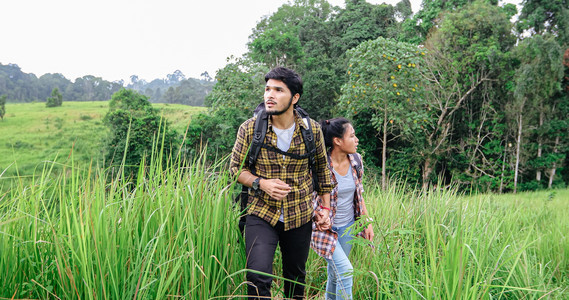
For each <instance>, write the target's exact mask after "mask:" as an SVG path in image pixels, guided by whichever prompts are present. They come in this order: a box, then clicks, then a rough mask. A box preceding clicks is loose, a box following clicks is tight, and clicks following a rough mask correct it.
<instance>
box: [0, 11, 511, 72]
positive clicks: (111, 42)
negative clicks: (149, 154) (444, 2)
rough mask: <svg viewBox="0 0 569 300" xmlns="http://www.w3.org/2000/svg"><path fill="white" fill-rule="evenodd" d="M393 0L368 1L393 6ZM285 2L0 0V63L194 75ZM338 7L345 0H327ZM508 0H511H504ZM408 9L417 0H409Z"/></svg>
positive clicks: (238, 50) (218, 62) (238, 46)
mask: <svg viewBox="0 0 569 300" xmlns="http://www.w3.org/2000/svg"><path fill="white" fill-rule="evenodd" d="M398 1H399V0H368V2H370V3H383V2H386V3H389V4H395V3H397V2H398ZM287 2H288V1H287V0H138V1H133V0H130V1H127V0H97V1H93V0H50V1H46V0H5V1H4V0H3V1H1V2H0V12H2V15H1V17H0V37H1V39H2V46H1V47H0V63H2V64H4V65H6V64H8V63H14V64H17V65H18V66H20V68H22V71H24V72H26V73H34V74H35V75H36V76H38V77H39V76H41V75H43V74H45V73H62V74H63V75H64V76H65V77H66V78H67V79H69V80H72V81H74V80H75V78H77V77H82V76H84V75H94V76H98V77H102V78H103V79H105V80H109V81H114V80H120V79H124V80H125V82H127V83H128V82H129V81H130V79H129V78H130V75H133V74H135V75H138V76H139V77H140V78H142V79H145V80H148V81H149V80H153V79H155V78H165V77H166V75H167V74H170V73H173V72H174V71H175V70H180V71H182V73H184V75H186V77H194V78H199V76H200V74H201V73H202V72H204V71H208V72H209V74H210V75H211V76H212V77H213V76H214V74H215V72H216V71H217V70H218V69H220V68H222V67H223V66H224V65H225V64H226V59H227V57H229V56H231V55H234V56H237V57H239V56H241V55H242V54H243V53H245V52H246V51H247V46H246V44H247V41H248V37H249V35H250V34H251V32H252V29H253V28H254V27H255V25H256V24H257V22H258V21H259V20H260V19H261V18H262V17H263V16H265V15H271V14H272V13H274V12H275V11H276V10H277V9H278V8H279V7H280V6H281V5H283V4H285V3H287ZM328 2H330V3H331V4H333V5H341V6H343V3H344V0H328ZM508 2H509V1H508ZM411 3H412V7H413V11H417V10H418V9H419V8H420V3H421V0H411Z"/></svg>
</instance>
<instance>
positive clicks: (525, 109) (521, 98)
mask: <svg viewBox="0 0 569 300" xmlns="http://www.w3.org/2000/svg"><path fill="white" fill-rule="evenodd" d="M516 51H517V55H516V56H517V58H518V59H519V60H520V62H521V64H520V66H519V68H518V69H517V70H516V75H515V80H516V88H515V91H514V97H515V102H514V103H513V112H514V116H513V117H514V118H515V120H516V125H517V126H516V127H517V137H516V164H515V177H514V193H515V192H516V191H517V186H518V177H519V173H520V160H521V152H522V146H523V145H522V143H523V138H524V137H525V135H526V131H527V129H526V128H525V127H524V124H526V125H529V124H528V123H529V122H528V121H529V120H527V119H528V118H531V117H533V118H534V120H535V119H538V121H537V123H538V124H535V123H534V124H535V126H536V127H537V128H540V127H541V126H543V123H544V117H545V107H546V106H548V105H547V104H546V103H547V102H548V100H549V99H550V98H551V96H552V95H553V94H554V93H555V92H556V91H558V90H559V89H560V85H559V83H560V80H561V78H562V75H563V65H562V63H561V59H562V51H561V48H560V47H559V44H558V43H557V42H556V41H555V38H554V37H553V36H551V35H549V36H546V37H545V38H544V37H542V36H541V35H535V36H533V37H531V38H528V39H525V40H524V41H522V42H521V43H520V45H519V46H518V47H517V48H516ZM528 114H530V116H528ZM531 114H534V115H531ZM543 142H544V140H543V136H542V135H541V134H538V137H537V144H538V145H537V148H538V149H537V151H538V153H537V156H538V157H541V151H542V144H543ZM538 174H539V175H536V177H537V179H541V178H540V176H541V173H538Z"/></svg>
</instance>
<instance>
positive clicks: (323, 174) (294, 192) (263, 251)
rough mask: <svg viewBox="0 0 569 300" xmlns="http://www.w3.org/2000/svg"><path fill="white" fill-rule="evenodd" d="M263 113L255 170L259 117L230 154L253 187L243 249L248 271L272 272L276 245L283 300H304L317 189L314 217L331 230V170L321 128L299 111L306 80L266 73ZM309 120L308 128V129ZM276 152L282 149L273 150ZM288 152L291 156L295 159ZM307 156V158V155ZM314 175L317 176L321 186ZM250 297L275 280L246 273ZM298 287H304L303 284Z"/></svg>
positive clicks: (244, 127) (283, 72)
mask: <svg viewBox="0 0 569 300" xmlns="http://www.w3.org/2000/svg"><path fill="white" fill-rule="evenodd" d="M265 82H266V85H265V95H264V104H265V111H266V114H267V115H268V126H267V131H266V135H265V138H264V140H263V141H262V143H263V144H264V146H268V147H262V148H261V149H260V152H259V154H258V156H257V159H256V162H255V165H254V171H253V170H252V169H250V166H249V162H248V153H249V147H250V145H251V142H252V140H253V135H254V132H255V120H256V118H257V117H260V116H259V115H258V116H255V117H253V118H251V119H249V120H247V121H245V122H244V123H243V124H241V126H240V127H239V131H238V133H237V139H236V141H235V145H234V147H233V152H232V155H231V165H230V172H231V173H232V174H233V175H234V176H237V181H238V182H239V183H241V184H243V185H245V186H247V187H249V196H248V202H247V203H248V208H247V220H246V223H245V248H246V251H247V253H246V255H247V269H250V270H254V271H259V272H262V273H266V274H272V270H273V268H272V267H273V259H274V254H275V250H276V248H277V245H280V249H281V253H282V269H283V277H284V278H286V279H287V280H285V282H284V292H285V297H287V298H295V299H303V298H304V285H303V284H304V283H305V276H306V271H305V265H306V260H307V258H308V252H309V248H310V239H311V234H312V219H313V215H314V211H313V205H312V197H313V191H315V190H316V191H318V194H319V195H320V197H321V198H322V199H323V202H322V208H323V209H322V211H323V212H322V213H318V214H316V215H314V220H315V222H316V224H317V226H318V227H319V228H322V229H328V228H330V216H329V211H330V210H329V208H330V191H331V190H332V185H331V179H330V172H329V171H328V169H327V161H326V160H327V156H326V149H325V146H324V138H323V135H322V131H321V129H320V125H319V124H318V123H317V122H315V121H314V120H312V119H308V118H307V119H303V118H302V117H301V116H300V114H299V113H298V112H297V111H296V110H295V107H296V104H297V103H298V100H299V99H300V97H301V95H302V80H301V78H300V76H299V75H298V74H297V73H296V72H294V71H293V70H290V69H287V68H282V67H277V68H275V69H273V70H271V71H270V72H269V73H267V74H266V75H265ZM308 122H310V126H309V125H308ZM301 126H302V128H305V129H306V128H312V136H313V137H314V144H315V153H314V154H313V155H314V165H315V168H314V170H316V172H315V173H316V174H311V173H312V172H311V168H310V167H309V159H308V158H302V159H299V158H298V157H306V156H307V149H306V148H307V147H306V145H305V143H304V141H303V136H302V133H301ZM271 148H272V149H276V148H278V149H280V152H282V153H279V152H277V151H278V150H277V151H272V150H271ZM287 154H292V155H293V156H295V157H296V158H295V157H291V156H289V155H287ZM303 155H304V156H303ZM312 176H318V178H317V179H318V180H317V182H318V185H319V187H314V186H313V181H312ZM247 281H248V287H247V292H248V294H249V297H250V299H258V298H257V297H262V298H265V299H266V298H270V297H271V292H270V288H271V283H272V277H271V276H267V275H265V274H259V273H258V272H251V271H250V272H248V273H247ZM299 283H300V284H299Z"/></svg>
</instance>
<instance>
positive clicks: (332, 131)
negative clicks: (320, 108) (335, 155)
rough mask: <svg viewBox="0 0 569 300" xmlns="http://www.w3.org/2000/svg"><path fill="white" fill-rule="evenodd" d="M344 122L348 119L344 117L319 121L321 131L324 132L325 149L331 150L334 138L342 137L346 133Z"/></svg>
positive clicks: (346, 122)
mask: <svg viewBox="0 0 569 300" xmlns="http://www.w3.org/2000/svg"><path fill="white" fill-rule="evenodd" d="M346 124H350V121H348V119H346V118H334V119H330V120H324V121H321V122H320V126H321V127H322V133H323V134H324V143H325V145H326V149H328V150H332V148H333V147H334V138H340V139H341V138H343V137H344V133H346Z"/></svg>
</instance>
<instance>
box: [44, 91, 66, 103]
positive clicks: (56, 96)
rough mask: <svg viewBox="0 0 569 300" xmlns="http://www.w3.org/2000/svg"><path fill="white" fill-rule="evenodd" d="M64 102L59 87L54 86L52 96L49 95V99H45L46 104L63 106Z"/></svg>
mask: <svg viewBox="0 0 569 300" xmlns="http://www.w3.org/2000/svg"><path fill="white" fill-rule="evenodd" d="M62 103H63V96H62V95H61V93H60V92H59V89H58V88H54V89H53V90H52V91H51V97H48V98H47V100H46V101H45V106H46V107H56V106H61V104H62Z"/></svg>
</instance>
